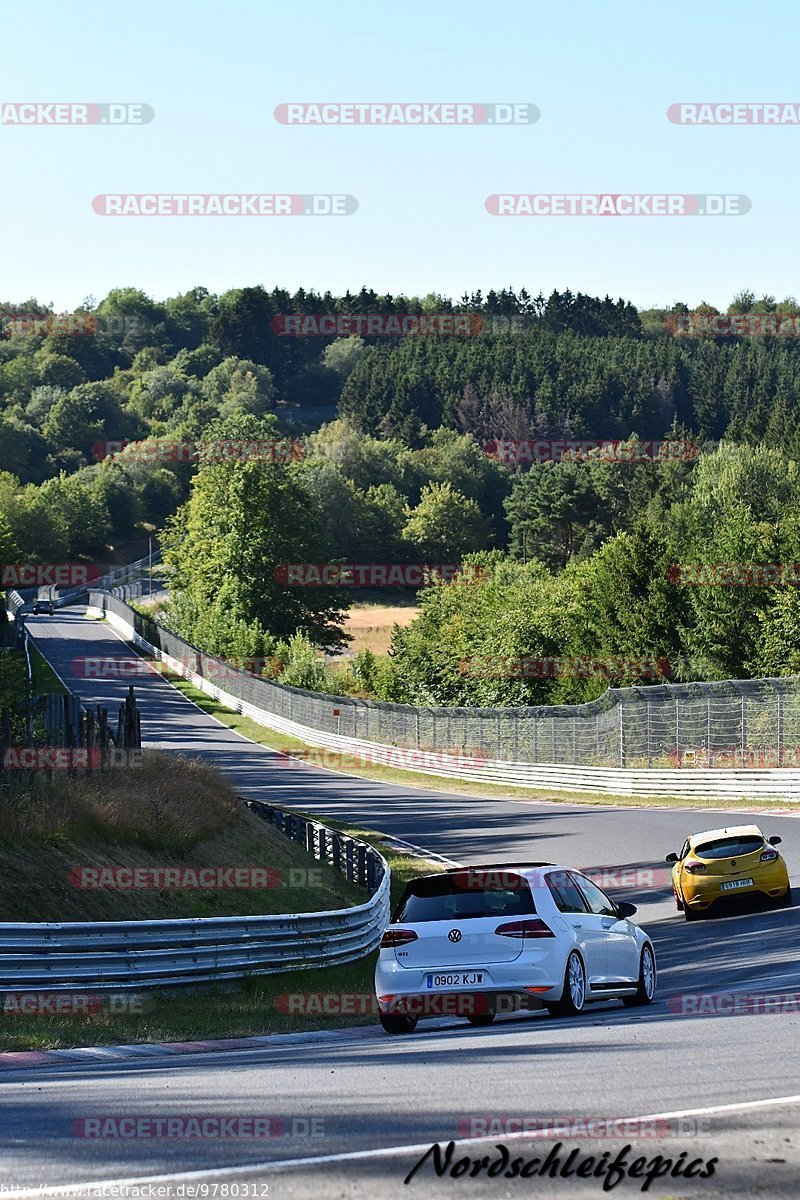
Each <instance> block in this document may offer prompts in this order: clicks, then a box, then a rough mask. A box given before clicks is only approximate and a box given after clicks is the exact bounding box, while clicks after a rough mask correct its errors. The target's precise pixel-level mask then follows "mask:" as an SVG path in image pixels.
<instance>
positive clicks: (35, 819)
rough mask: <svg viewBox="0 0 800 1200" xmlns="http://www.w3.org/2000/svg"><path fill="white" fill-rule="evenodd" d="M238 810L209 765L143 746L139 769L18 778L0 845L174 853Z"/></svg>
mask: <svg viewBox="0 0 800 1200" xmlns="http://www.w3.org/2000/svg"><path fill="white" fill-rule="evenodd" d="M240 809H241V805H240V804H239V801H238V800H237V798H236V793H235V792H234V791H233V789H232V788H231V787H230V786H229V785H228V784H227V783H226V782H225V780H224V779H223V778H222V777H221V776H220V775H219V774H218V773H217V772H216V771H215V770H213V768H211V767H208V766H206V765H205V764H203V763H201V762H197V761H194V760H192V759H188V758H182V757H180V756H179V755H166V754H159V753H157V752H155V751H147V752H145V753H144V754H143V756H142V764H141V766H138V767H130V768H125V769H114V770H109V771H105V772H103V773H100V772H97V771H93V772H92V773H91V774H90V775H80V774H78V775H75V776H70V775H68V774H67V773H64V774H63V775H62V774H59V772H53V774H52V777H50V778H48V777H47V776H46V775H44V774H41V775H39V776H38V777H37V779H36V780H35V781H34V782H33V783H31V784H17V785H16V786H15V787H13V788H12V789H11V790H10V792H9V793H8V794H7V795H6V796H5V797H4V799H3V802H2V804H0V845H2V844H8V843H15V842H17V841H18V840H19V839H20V838H22V839H27V838H32V839H34V840H36V841H51V842H52V841H55V842H59V841H63V840H64V839H69V840H71V841H74V840H76V839H78V840H89V841H103V842H106V843H111V844H115V843H121V844H130V845H139V846H145V847H150V848H154V849H155V848H157V849H159V850H162V851H167V852H178V853H180V852H181V851H183V850H185V849H187V848H188V847H190V846H192V845H193V844H194V843H195V842H198V841H201V840H203V839H206V838H211V837H214V836H216V835H218V834H219V833H221V831H222V830H223V829H224V828H225V827H226V826H230V825H232V824H234V823H235V822H236V821H237V820H238V819H239V817H240Z"/></svg>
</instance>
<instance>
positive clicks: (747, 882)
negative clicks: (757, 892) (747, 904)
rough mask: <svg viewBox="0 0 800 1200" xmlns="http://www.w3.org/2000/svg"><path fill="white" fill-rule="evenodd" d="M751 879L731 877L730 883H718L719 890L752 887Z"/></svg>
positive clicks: (729, 890) (730, 890)
mask: <svg viewBox="0 0 800 1200" xmlns="http://www.w3.org/2000/svg"><path fill="white" fill-rule="evenodd" d="M752 886H753V881H752V879H732V880H731V882H730V883H722V884H720V889H719V890H720V891H721V892H732V891H733V890H734V889H735V888H743V887H752Z"/></svg>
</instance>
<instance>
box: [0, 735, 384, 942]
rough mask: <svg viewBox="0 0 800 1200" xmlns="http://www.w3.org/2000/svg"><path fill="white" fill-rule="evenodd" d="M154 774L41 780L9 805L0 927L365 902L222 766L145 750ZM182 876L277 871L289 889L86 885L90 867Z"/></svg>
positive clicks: (1, 808)
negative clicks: (192, 871) (219, 870)
mask: <svg viewBox="0 0 800 1200" xmlns="http://www.w3.org/2000/svg"><path fill="white" fill-rule="evenodd" d="M143 764H144V765H143V766H142V767H140V768H125V769H118V770H113V771H109V772H107V773H106V774H104V775H102V776H95V777H90V778H86V777H77V778H70V777H69V776H64V777H62V778H56V779H54V780H53V782H52V784H51V783H49V782H46V781H45V780H41V781H40V782H39V783H38V784H36V785H35V786H33V787H31V788H22V787H20V788H16V789H14V791H13V792H12V793H11V796H10V797H6V798H5V800H4V801H3V803H2V804H0V913H1V914H2V917H0V920H3V921H113V920H147V919H150V920H156V919H159V918H166V917H209V916H248V915H258V914H262V913H263V914H269V913H284V912H309V911H316V910H323V909H330V908H342V907H346V906H348V905H351V904H359V903H362V902H363V900H364V895H363V893H362V892H361V891H359V889H357V888H355V887H352V886H351V885H350V884H348V883H347V882H346V881H345V880H344V878H343V877H342V876H341V875H340V874H338V872H335V871H333V870H332V869H331V868H329V867H327V866H323V865H322V864H320V863H318V862H317V861H316V860H315V859H314V858H312V857H311V856H310V855H308V854H306V852H305V850H303V849H302V848H301V847H300V846H299V845H298V844H297V843H296V842H292V841H290V840H289V839H288V838H287V837H285V836H284V835H283V834H281V833H278V832H276V831H275V830H274V829H273V828H272V827H271V826H270V825H268V824H267V823H266V822H265V821H263V820H261V819H260V818H259V817H257V816H256V815H255V814H254V813H253V812H251V811H250V810H249V809H247V808H245V806H244V805H243V804H242V803H241V802H240V801H239V800H238V799H237V797H236V794H235V793H234V792H233V791H232V789H231V788H230V787H229V785H228V784H227V783H226V782H225V781H224V779H223V778H222V777H221V776H220V775H219V774H218V773H217V772H216V771H215V770H214V769H213V768H212V767H209V766H206V765H204V764H203V763H199V762H194V761H192V760H189V759H182V758H180V757H179V756H177V755H165V754H157V753H155V752H145V755H144V759H143ZM175 866H184V867H193V868H199V867H262V868H263V867H267V868H270V869H271V871H272V872H277V876H276V875H274V874H273V875H272V876H271V877H270V878H271V881H272V882H273V883H277V886H272V887H267V888H260V889H242V888H238V889H237V888H228V887H224V888H218V889H214V890H212V889H208V890H174V889H162V890H155V889H141V890H138V889H137V890H117V889H111V888H109V889H97V890H95V889H86V888H82V887H78V886H76V883H75V879H76V876H77V877H78V878H79V877H80V876H79V875H77V873H78V872H79V869H80V868H84V867H94V868H103V867H109V868H112V869H115V868H120V867H123V868H125V867H145V868H147V867H175ZM298 868H301V869H305V870H311V871H312V872H314V874H313V875H311V876H310V877H308V876H305V874H304V872H303V871H302V870H301V871H298ZM292 872H294V874H293V873H292Z"/></svg>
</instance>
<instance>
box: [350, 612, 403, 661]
mask: <svg viewBox="0 0 800 1200" xmlns="http://www.w3.org/2000/svg"><path fill="white" fill-rule="evenodd" d="M418 613H419V605H418V604H354V605H353V607H352V608H351V609H350V611H349V613H348V614H347V619H346V621H345V625H344V627H345V629H346V630H347V632H348V633H349V634H352V637H353V640H352V642H351V643H350V645H349V647H348V650H349V653H350V654H358V652H359V650H371V651H372V653H373V654H386V653H387V652H388V650H389V646H390V644H391V640H392V628H393V626H395V625H402V626H403V628H405V626H406V625H410V624H411V622H412V621H413V620H414V618H415V617H416V616H417V615H418Z"/></svg>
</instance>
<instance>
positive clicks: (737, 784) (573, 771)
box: [90, 592, 800, 801]
mask: <svg viewBox="0 0 800 1200" xmlns="http://www.w3.org/2000/svg"><path fill="white" fill-rule="evenodd" d="M90 605H92V606H94V607H95V609H96V611H97V613H98V614H103V615H105V617H106V618H107V620H108V621H109V623H110V624H111V625H112V626H113V627H114V628H115V629H116V630H117V631H118V632H119V633H121V634H122V636H123V637H124V638H125V639H126V640H127V641H129V642H131V643H132V644H133V645H135V646H137V647H139V649H141V650H143V651H144V652H145V653H147V654H149V655H152V656H153V657H155V658H157V659H159V660H160V661H162V662H163V663H164V664H165V665H166V666H168V667H169V668H170V670H172V671H174V672H175V674H177V675H181V676H183V677H184V678H185V679H188V680H189V681H190V682H191V683H193V684H194V685H195V686H196V687H198V688H200V689H201V690H202V691H204V692H205V693H206V694H207V695H209V696H211V697H213V698H214V699H215V700H218V701H219V702H220V703H221V704H224V705H225V706H226V707H229V708H231V709H233V711H235V712H240V713H243V714H244V715H245V716H248V717H251V718H252V719H253V720H254V721H256V722H257V723H258V724H260V725H264V726H266V727H267V728H270V729H275V730H278V731H279V732H281V733H286V734H289V735H291V736H294V737H297V738H300V739H301V740H302V741H305V742H307V743H308V744H309V745H311V746H319V747H322V748H324V749H328V750H332V751H335V752H336V758H335V761H334V762H333V763H331V765H332V766H337V767H338V769H340V770H346V765H343V764H341V763H340V761H339V756H341V755H346V756H352V757H355V758H360V759H362V760H363V761H365V762H371V763H379V764H382V765H385V766H390V767H401V768H405V769H413V770H414V771H417V772H420V773H422V774H427V775H437V776H443V777H445V778H451V779H470V780H473V781H475V782H478V783H487V784H488V783H491V784H501V785H504V786H506V787H519V788H537V789H542V788H550V789H553V790H558V791H572V792H575V791H577V792H584V791H586V792H600V793H604V794H607V795H618V796H643V797H644V796H650V797H657V796H664V797H677V798H683V799H687V800H690V799H693V798H703V799H708V798H710V797H719V798H729V799H750V798H753V799H758V800H778V801H781V800H784V801H787V800H789V801H791V800H794V801H800V770H798V769H794V768H787V767H781V768H776V769H772V768H766V769H737V768H724V767H723V768H715V769H713V770H708V769H705V770H704V769H702V768H696V767H694V768H678V769H675V768H672V769H659V768H654V767H648V768H644V769H637V768H633V767H630V768H629V767H622V768H620V767H605V766H587V765H583V764H581V763H569V764H565V763H556V762H530V761H527V762H526V761H524V760H522V759H521V757H520V758H511V759H510V760H506V759H499V758H490V757H488V756H487V757H485V758H484V757H483V756H482V755H480V754H476V753H475V752H474V751H473V752H472V753H469V752H466V751H465V752H464V753H463V754H458V753H448V752H446V751H441V750H435V749H432V750H425V749H424V748H415V747H412V748H408V747H400V746H397V745H390V744H387V743H385V742H375V741H371V740H369V739H366V738H359V737H353V736H345V735H341V734H339V733H333V732H328V731H325V730H320V729H318V728H314V727H312V726H310V725H305V724H302V723H300V722H298V721H296V720H292V719H291V718H290V717H286V716H283V715H282V714H281V713H280V712H275V711H270V710H268V709H266V708H263V707H261V706H260V705H258V704H254V703H252V702H251V701H249V700H247V699H244V698H243V697H242V696H237V695H235V694H234V693H233V692H232V691H229V690H227V689H226V688H223V687H220V686H218V685H217V684H215V683H214V682H213V681H212V680H210V679H208V678H207V677H206V676H204V675H203V674H201V673H200V672H199V671H198V670H197V668H199V667H202V665H203V663H204V662H205V663H209V664H210V663H213V662H215V661H216V662H219V660H214V659H213V658H212V656H210V655H205V654H203V653H202V652H201V651H199V650H198V649H197V648H196V647H193V646H190V645H189V644H188V643H186V642H183V641H182V640H181V639H180V638H177V637H176V635H175V634H172V633H170V632H169V631H168V630H164V629H162V628H161V627H160V626H158V625H156V624H155V622H153V621H152V620H150V619H149V618H142V617H141V615H140V614H138V613H136V612H135V611H134V610H133V609H131V608H129V607H128V605H126V604H124V603H123V602H122V601H120V600H119V599H117V598H116V597H113V596H112V597H109V596H108V595H106V594H104V593H102V592H98V593H94V592H93V593H92V594H91V596H90ZM136 625H139V626H140V627H141V628H146V629H148V631H149V632H151V633H152V636H153V637H154V638H157V639H159V640H160V641H163V642H166V643H167V644H168V645H169V646H170V648H171V649H173V650H175V651H176V652H180V654H181V655H182V657H180V658H179V657H177V656H176V655H175V654H170V653H169V652H168V651H167V650H165V649H164V648H163V646H158V645H156V644H155V643H154V642H151V641H149V640H148V639H147V638H145V637H144V636H143V634H142V633H141V632H139V630H138V629H137V628H136ZM227 673H228V677H229V678H230V679H231V680H232V681H235V682H236V683H237V684H238V682H239V680H240V679H241V682H242V690H251V689H253V690H254V689H255V687H259V688H261V689H262V694H269V696H270V697H271V698H272V699H273V700H274V702H275V706H276V707H279V706H280V704H281V703H282V702H283V701H284V700H285V701H286V706H287V708H289V709H290V710H291V704H292V701H293V699H294V698H295V697H299V698H300V700H301V701H302V700H304V699H305V698H306V697H307V698H309V699H313V700H314V701H315V702H318V703H319V704H320V705H324V707H325V711H326V713H329V714H332V715H333V723H334V724H335V723H336V722H337V718H336V716H335V714H336V712H337V711H338V710H339V709H340V706H341V707H343V706H344V705H345V704H346V703H347V704H349V706H350V710H351V712H352V715H351V716H350V719H351V720H352V721H353V723H354V724H357V723H358V716H357V715H356V712H355V710H356V709H357V707H358V706H359V705H361V706H362V708H366V707H367V706H365V705H364V704H363V702H360V701H352V700H349V701H348V700H345V699H344V698H340V697H335V696H322V695H319V694H314V693H308V692H305V693H304V692H302V691H301V690H300V689H298V688H289V687H282V686H281V685H279V684H275V683H270V682H268V681H263V680H259V679H256V678H254V677H253V676H250V675H247V674H246V673H244V672H240V671H234V670H233V669H232V668H228V669H227ZM785 682H786V683H787V684H793V685H795V686H796V681H795V680H787V681H785ZM620 690H621V689H620ZM596 703H597V702H595V704H596ZM372 707H374V706H372ZM383 707H385V708H401V707H402V708H407V707H409V706H400V705H387V706H383ZM584 707H585V708H587V709H591V708H592V705H585V706H584ZM409 711H411V712H412V713H413V712H414V711H415V710H413V709H410V707H409ZM416 711H418V712H421V711H424V710H416ZM428 711H429V712H431V711H435V710H428ZM454 711H455V712H456V713H458V712H460V711H464V710H454ZM476 711H478V712H485V713H486V714H487V715H488V716H489V720H491V710H476ZM502 711H503V710H496V713H498V714H499V713H500V712H502ZM505 711H506V712H514V711H515V710H505ZM516 711H517V712H519V711H523V712H524V711H525V710H516ZM536 711H540V710H536ZM621 711H622V710H621V706H620V712H621ZM348 715H350V714H348ZM498 719H499V718H498ZM520 749H522V747H520ZM525 749H526V750H527V751H528V752H529V751H530V746H527V747H525ZM323 765H324V764H323Z"/></svg>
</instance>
